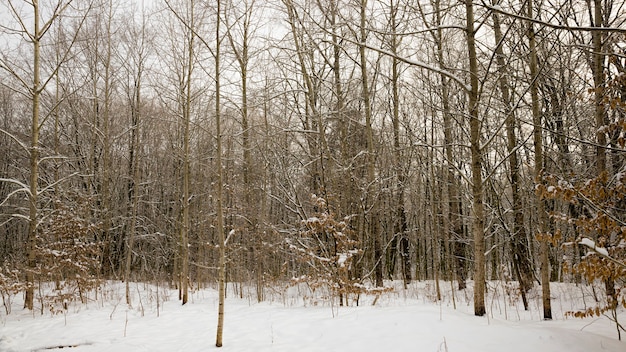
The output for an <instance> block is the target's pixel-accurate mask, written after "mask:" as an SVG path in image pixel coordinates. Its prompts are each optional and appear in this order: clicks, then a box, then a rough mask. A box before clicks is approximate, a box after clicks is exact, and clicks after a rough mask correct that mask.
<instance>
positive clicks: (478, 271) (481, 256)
mask: <svg viewBox="0 0 626 352" xmlns="http://www.w3.org/2000/svg"><path fill="white" fill-rule="evenodd" d="M465 15H466V29H465V32H466V35H467V51H468V57H469V75H470V87H471V88H470V91H469V119H470V121H469V124H470V150H471V154H472V166H471V170H472V196H473V200H472V210H473V214H472V216H473V221H472V233H473V237H474V314H475V315H477V316H483V315H485V313H486V310H485V234H484V231H485V225H484V222H485V220H484V218H485V214H484V208H483V207H484V206H483V179H482V148H481V145H480V128H481V121H480V119H479V117H478V102H479V92H478V60H477V58H476V39H475V34H476V32H475V30H474V6H473V4H472V0H466V1H465Z"/></svg>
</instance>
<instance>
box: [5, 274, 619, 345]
mask: <svg viewBox="0 0 626 352" xmlns="http://www.w3.org/2000/svg"><path fill="white" fill-rule="evenodd" d="M392 284H393V283H392ZM395 284H396V285H395V286H396V290H395V291H394V292H392V293H389V294H383V295H382V296H381V297H380V299H379V300H378V301H377V303H376V305H375V306H372V305H371V303H372V300H373V297H361V306H359V307H356V306H349V307H337V305H336V304H333V305H331V304H329V303H328V302H321V301H320V302H319V303H318V304H313V301H311V300H306V297H305V295H304V294H303V291H302V290H303V289H302V287H299V288H298V287H296V288H291V289H290V291H284V292H282V293H276V292H277V291H271V292H275V293H273V294H271V295H270V294H268V295H269V297H268V298H269V299H271V301H268V302H263V303H256V301H255V299H254V297H255V296H254V288H253V287H250V288H245V289H244V293H243V296H244V298H243V299H240V298H238V295H236V294H234V293H233V292H232V290H231V288H232V287H231V286H229V290H228V296H229V297H228V298H227V300H226V306H225V307H226V312H225V314H226V315H225V327H224V347H222V348H221V349H217V348H216V347H214V344H215V334H216V322H217V306H218V299H217V293H216V291H215V290H213V289H204V290H200V291H194V292H193V293H192V295H191V298H190V302H189V303H188V304H187V305H185V306H181V305H180V303H179V302H178V301H177V300H176V297H177V291H175V290H170V289H164V288H163V287H159V288H158V289H157V288H156V286H152V285H144V284H135V283H133V284H131V288H132V290H133V291H134V292H135V297H134V301H133V304H134V306H133V308H128V307H127V306H126V305H125V304H124V298H123V297H124V284H123V283H109V284H108V285H107V286H105V289H104V290H103V292H102V295H99V297H98V298H97V300H96V298H95V297H91V298H92V300H93V302H92V303H89V304H88V305H81V304H74V305H70V307H69V310H68V313H67V314H66V315H63V314H59V315H54V316H51V315H50V313H45V314H44V315H43V316H42V315H40V314H39V313H35V314H33V313H32V312H29V311H25V310H21V309H19V307H18V306H19V305H20V304H21V302H17V301H18V300H17V299H16V300H15V302H14V303H13V312H12V313H11V314H10V315H8V316H7V315H4V314H2V315H0V351H3V352H21V351H44V350H47V349H55V350H56V349H58V348H60V347H64V350H65V349H67V350H68V351H71V352H75V351H77V352H78V351H90V352H91V351H93V352H96V351H207V350H216V351H217V350H222V351H304V352H307V351H344V352H353V351H355V352H356V351H358V352H363V351H433V352H435V351H450V352H470V351H472V352H473V351H481V352H501V351H507V352H509V351H510V352H516V351H520V352H521V351H534V352H542V351H550V352H566V351H567V352H579V351H580V352H583V351H584V352H588V351H600V350H602V351H609V352H611V351H615V352H617V351H620V352H623V351H626V342H620V341H618V340H617V338H616V336H615V335H616V334H615V327H614V326H613V325H611V323H610V322H609V321H608V319H606V318H604V317H602V318H593V319H591V318H590V319H575V318H568V319H565V318H564V317H563V314H562V313H563V312H561V311H559V309H571V307H576V306H578V305H579V304H582V303H581V302H582V301H583V299H582V298H581V295H584V294H585V291H584V290H583V289H582V288H580V287H576V286H574V285H562V284H558V285H554V288H553V292H552V293H553V297H554V300H553V307H555V308H554V309H555V310H556V311H558V312H555V313H557V314H555V317H556V320H554V321H542V320H541V317H540V313H539V312H540V311H541V306H540V297H541V291H540V290H536V289H533V290H532V291H531V292H530V294H529V297H530V300H531V310H530V311H529V312H526V311H524V310H523V308H521V307H520V304H521V303H520V302H519V301H520V300H519V299H514V300H512V298H514V297H507V296H505V293H504V292H505V286H507V285H512V283H494V282H490V283H489V284H488V286H489V293H490V294H489V295H488V298H487V310H488V315H487V316H485V317H475V316H474V315H473V313H472V309H473V308H472V304H471V299H470V298H471V297H472V292H471V287H470V288H468V289H467V292H463V291H456V292H455V293H454V294H455V301H456V305H457V308H456V309H454V307H453V306H452V303H451V301H452V300H451V297H452V293H451V292H450V288H449V286H450V285H449V283H443V284H442V285H441V286H442V287H443V288H445V287H448V289H447V291H444V292H443V297H444V298H443V300H442V301H441V302H439V303H437V302H436V301H434V299H433V297H434V292H433V290H434V283H433V282H420V283H413V284H411V286H410V287H409V289H408V290H403V289H402V288H401V283H395ZM268 292H270V291H268ZM138 293H141V301H139V297H138V296H137V294H138ZM157 293H158V294H157ZM587 294H588V293H587ZM92 296H93V294H92ZM103 297H104V298H103ZM587 298H589V297H587ZM157 301H158V302H159V304H158V305H157ZM559 307H560V308H559ZM157 313H158V314H157ZM157 315H158V316H157ZM621 318H622V319H625V318H626V316H624V313H622V315H621ZM70 346H71V348H69V347H70Z"/></svg>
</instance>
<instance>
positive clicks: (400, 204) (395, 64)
mask: <svg viewBox="0 0 626 352" xmlns="http://www.w3.org/2000/svg"><path fill="white" fill-rule="evenodd" d="M389 6H390V8H391V16H390V17H391V18H390V21H391V23H390V24H391V31H392V34H391V50H392V52H393V53H394V54H396V55H397V54H398V53H397V51H398V46H399V45H400V43H399V40H398V35H397V27H398V23H397V19H396V16H397V13H398V4H397V3H396V1H395V0H391V2H390V5H389ZM399 64H400V63H399V61H398V59H396V58H395V57H394V58H392V62H391V92H392V108H393V111H392V125H393V153H394V159H395V172H396V182H397V185H396V188H397V190H396V199H395V204H396V210H395V213H396V214H395V215H396V216H395V222H394V238H396V237H399V239H400V240H399V241H398V244H397V248H396V247H393V248H392V250H393V251H396V250H397V251H399V253H400V258H401V260H402V262H401V263H402V279H403V283H404V288H405V289H406V288H407V285H408V284H410V283H411V280H412V277H411V256H410V253H409V238H408V234H407V228H408V225H407V223H406V214H405V207H404V197H405V189H406V176H405V171H404V170H405V168H404V166H403V165H402V162H403V160H402V152H401V146H400V92H399V87H398V81H399V80H400V72H399ZM394 262H395V261H394Z"/></svg>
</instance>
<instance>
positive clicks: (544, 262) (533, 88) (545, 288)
mask: <svg viewBox="0 0 626 352" xmlns="http://www.w3.org/2000/svg"><path fill="white" fill-rule="evenodd" d="M527 6H528V8H527V9H528V13H527V16H528V17H529V18H533V4H532V1H529V2H528V5H527ZM528 41H529V47H530V79H531V82H530V95H531V100H532V113H533V142H534V149H535V170H534V171H535V172H534V173H535V175H534V176H535V182H536V183H537V184H539V183H540V182H541V176H542V174H543V171H544V169H543V168H544V162H543V132H542V125H541V123H542V121H541V112H540V111H539V97H538V89H537V77H538V69H537V49H536V42H535V32H534V29H533V25H532V23H529V24H528ZM536 206H537V221H538V226H539V236H538V238H539V242H540V258H541V288H542V302H543V318H544V319H545V320H551V319H552V307H551V305H550V260H549V251H550V247H549V243H548V238H547V237H548V214H547V213H546V210H545V201H544V200H543V199H542V197H541V195H539V194H537V195H536Z"/></svg>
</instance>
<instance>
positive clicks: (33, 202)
mask: <svg viewBox="0 0 626 352" xmlns="http://www.w3.org/2000/svg"><path fill="white" fill-rule="evenodd" d="M32 4H33V25H34V32H33V35H32V36H31V40H32V43H33V87H32V91H31V94H32V97H33V105H32V120H31V140H30V193H29V213H28V238H27V240H26V253H27V267H28V269H27V270H26V283H27V285H28V286H27V288H26V296H25V297H24V308H27V309H30V310H32V309H33V301H34V297H35V275H34V271H35V269H36V267H37V259H36V255H35V250H36V245H37V218H38V211H37V210H38V208H37V198H38V192H39V189H38V187H37V186H38V184H37V182H38V180H39V168H38V167H39V96H40V94H41V90H40V89H41V87H40V82H39V72H40V65H41V64H40V60H41V58H40V50H39V49H40V40H41V33H40V27H39V26H40V24H39V17H40V15H41V14H40V12H39V1H38V0H33V2H32Z"/></svg>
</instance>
